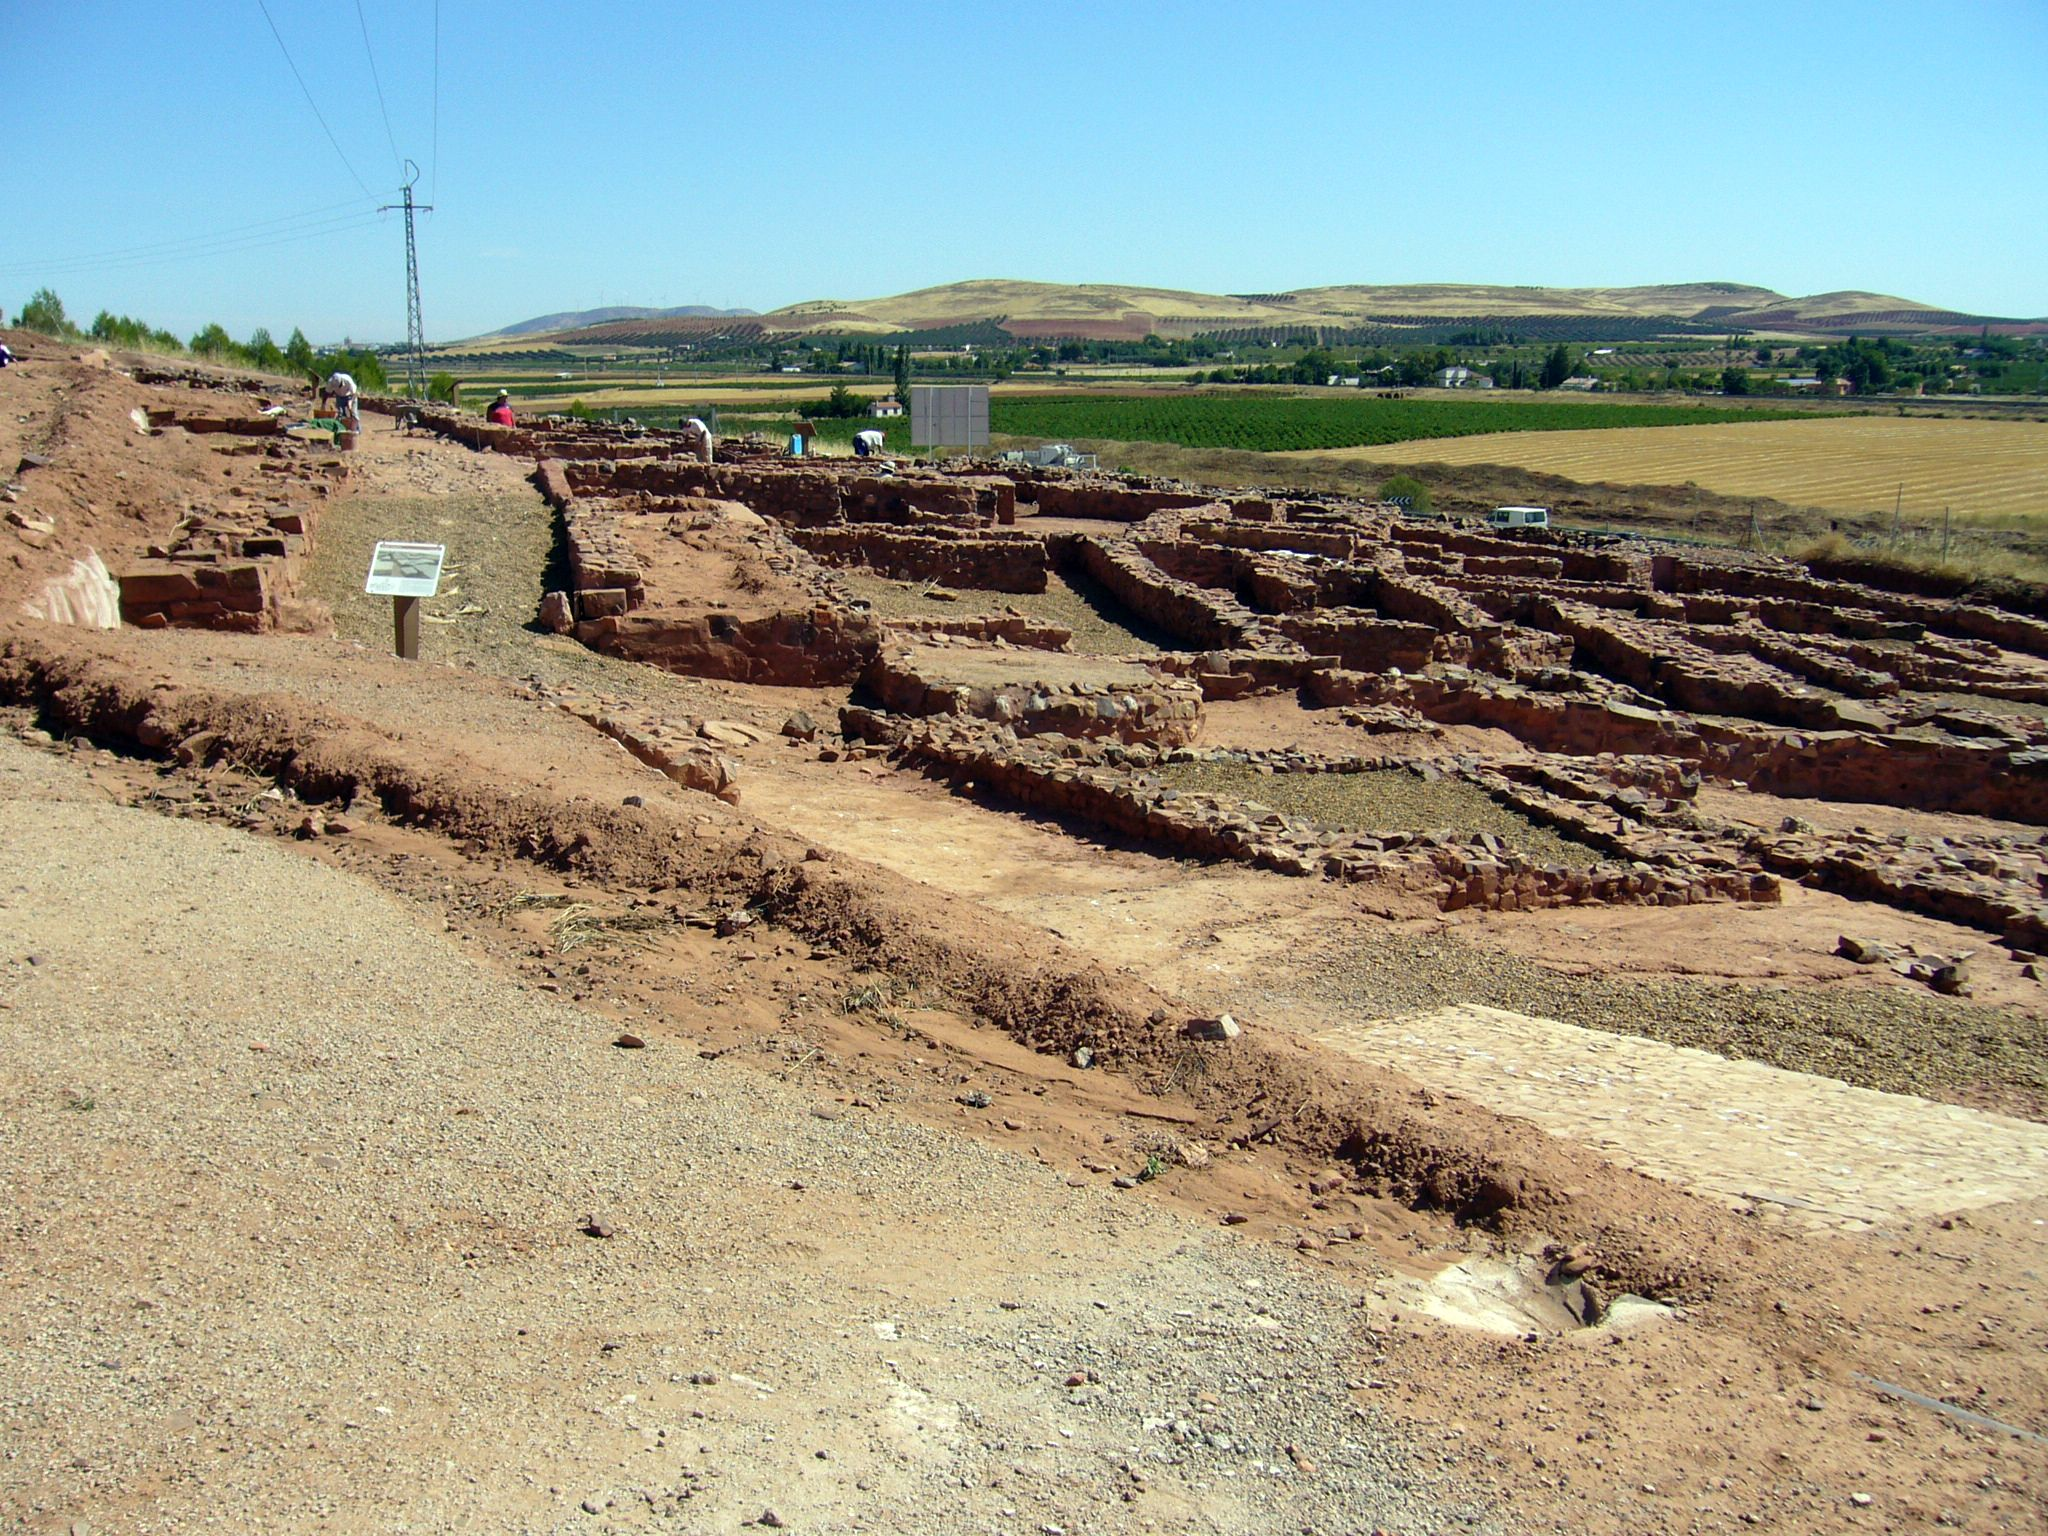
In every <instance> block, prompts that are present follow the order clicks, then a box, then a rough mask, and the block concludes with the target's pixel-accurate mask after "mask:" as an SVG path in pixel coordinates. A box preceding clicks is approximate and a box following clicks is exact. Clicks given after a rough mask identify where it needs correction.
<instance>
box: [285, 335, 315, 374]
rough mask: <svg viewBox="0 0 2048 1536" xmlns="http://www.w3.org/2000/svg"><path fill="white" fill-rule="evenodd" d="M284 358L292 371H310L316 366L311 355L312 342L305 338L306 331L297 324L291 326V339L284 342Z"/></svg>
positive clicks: (307, 372)
mask: <svg viewBox="0 0 2048 1536" xmlns="http://www.w3.org/2000/svg"><path fill="white" fill-rule="evenodd" d="M284 360H285V362H286V363H288V364H289V365H290V366H291V370H292V372H293V373H305V374H310V373H312V372H313V371H314V370H315V368H316V367H317V366H318V364H317V363H316V361H315V359H314V357H313V343H311V342H310V341H308V340H306V333H305V332H304V331H302V330H300V329H299V328H298V327H297V326H293V327H292V335H291V340H289V341H287V342H286V343H285V344H284Z"/></svg>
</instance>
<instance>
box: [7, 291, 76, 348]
mask: <svg viewBox="0 0 2048 1536" xmlns="http://www.w3.org/2000/svg"><path fill="white" fill-rule="evenodd" d="M14 323H15V325H16V326H18V327H20V328H21V329H22V330H24V331H41V332H42V333H43V334H44V335H45V336H76V335H77V334H78V327H76V326H75V325H73V324H72V323H71V317H70V316H68V315H66V314H65V313H64V301H63V300H62V299H60V298H58V297H57V295H56V294H55V293H54V292H52V291H51V290H50V289H48V288H38V289H37V290H36V291H35V292H34V293H32V294H30V295H29V300H28V302H27V303H26V304H24V305H22V307H21V313H20V314H19V315H16V316H15V317H14Z"/></svg>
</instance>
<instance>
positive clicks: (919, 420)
mask: <svg viewBox="0 0 2048 1536" xmlns="http://www.w3.org/2000/svg"><path fill="white" fill-rule="evenodd" d="M910 445H911V447H913V448H986V447H987V446H988V386H987V385H986V384H913V385H911V386H910Z"/></svg>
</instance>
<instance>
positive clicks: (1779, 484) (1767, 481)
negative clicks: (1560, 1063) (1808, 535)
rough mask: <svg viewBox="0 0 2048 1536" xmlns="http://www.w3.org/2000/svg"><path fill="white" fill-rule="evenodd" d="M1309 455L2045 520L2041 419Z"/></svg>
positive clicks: (1508, 439) (1596, 437)
mask: <svg viewBox="0 0 2048 1536" xmlns="http://www.w3.org/2000/svg"><path fill="white" fill-rule="evenodd" d="M1318 457H1325V458H1329V457H1336V458H1352V459H1370V460H1372V461H1373V462H1375V463H1387V464H1431V463H1436V464H1506V465H1513V466H1515V467H1517V468H1520V469H1533V470H1541V471H1544V472H1546V473H1549V474H1555V475H1565V476H1567V477H1569V478H1571V479H1573V480H1583V481H1592V480H1605V481H1611V482H1616V483H1620V484H1626V485H1685V484H1687V483H1691V484H1694V485H1698V486H1700V487H1701V488H1702V489H1705V490H1709V491H1718V492H1719V493H1721V494H1722V495H1724V496H1771V497H1775V498H1777V499H1778V500H1779V501H1783V502H1789V503H1791V504H1793V505H1794V506H1812V507H1823V508H1825V509H1827V510H1828V511H1831V512H1884V513H1889V512H1890V511H1891V510H1892V502H1893V499H1894V498H1895V497H1896V496H1897V495H1898V492H1899V487H1900V486H1901V485H1903V486H1904V487H1905V488H1906V489H1905V513H1906V516H1907V517H1908V518H1912V519H1920V520H1924V519H1926V518H1928V517H1930V516H1933V517H1938V516H1940V515H1941V510H1942V508H1943V507H1944V506H1947V507H1953V508H1954V509H1955V515H1956V516H1957V517H1958V518H1966V519H1978V520H1984V521H1997V522H2006V521H2010V520H2012V519H2016V518H2035V517H2038V518H2043V519H2048V422H2032V421H1954V420H1946V421H1944V420H1934V419H1928V418H1901V417H1897V416H1832V417H1824V418H1821V419H1819V420H1814V421H1759V422H1741V423H1733V424H1730V425H1727V426H1701V427H1620V428H1607V429H1595V430H1592V431H1586V432H1492V433H1487V434H1485V435H1483V436H1477V437H1453V438H1430V439H1427V440H1422V441H1416V442H1407V443H1393V444H1387V445H1384V446H1378V447H1370V448H1348V449H1343V450H1340V451H1339V452H1337V453H1335V454H1324V455H1319V456H1318Z"/></svg>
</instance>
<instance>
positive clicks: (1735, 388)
mask: <svg viewBox="0 0 2048 1536" xmlns="http://www.w3.org/2000/svg"><path fill="white" fill-rule="evenodd" d="M1721 393H1722V394H1724V395H1746V394H1748V393H1749V370H1748V369H1747V368H1736V367H1732V366H1731V367H1727V368H1723V369H1722V370H1721Z"/></svg>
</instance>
